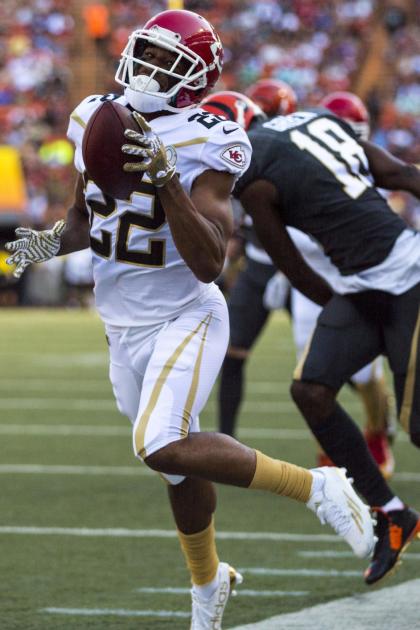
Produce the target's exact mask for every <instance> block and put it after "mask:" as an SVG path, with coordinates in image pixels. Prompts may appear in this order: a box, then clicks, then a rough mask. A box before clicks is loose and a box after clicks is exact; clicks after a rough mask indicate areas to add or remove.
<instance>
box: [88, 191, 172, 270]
mask: <svg viewBox="0 0 420 630" xmlns="http://www.w3.org/2000/svg"><path fill="white" fill-rule="evenodd" d="M89 183H92V184H93V182H90V180H89V181H86V180H85V194H86V192H87V187H88V184H89ZM98 196H99V197H100V198H101V201H99V200H98V199H97V198H96V199H93V198H92V197H91V196H90V195H89V194H86V204H87V206H88V208H89V211H90V212H89V214H90V231H91V234H90V244H91V248H92V250H93V251H94V252H95V254H97V255H98V256H101V257H102V258H106V259H109V258H111V257H112V253H113V252H112V249H113V246H112V232H111V231H110V230H108V229H107V230H105V229H101V230H100V233H101V237H100V238H96V237H94V236H93V235H92V230H93V225H94V221H95V217H97V218H98V219H99V220H100V219H111V217H112V216H113V215H114V214H116V213H117V211H118V210H119V209H120V208H121V206H122V204H124V205H127V204H130V206H131V207H134V208H135V210H130V209H126V210H123V211H122V212H120V213H119V214H118V216H116V217H115V218H116V224H115V228H114V229H116V240H115V261H116V262H121V263H126V264H131V265H138V266H141V267H164V265H165V254H166V241H165V239H158V238H153V237H152V234H153V232H157V231H158V230H159V229H160V228H161V227H162V226H163V225H164V223H165V222H166V217H165V211H164V209H163V206H162V204H161V203H160V200H159V198H158V197H157V195H156V194H155V188H154V186H153V185H152V184H151V183H149V182H145V181H142V182H140V183H139V189H138V191H136V192H135V193H133V195H132V198H131V199H130V200H129V201H121V200H115V199H113V198H112V197H110V196H109V195H106V194H105V193H103V192H102V191H100V190H99V188H97V187H96V186H95V197H98ZM136 228H137V229H138V230H141V231H142V232H146V237H145V238H142V241H145V247H144V248H143V247H142V249H133V248H131V247H129V241H130V236H131V234H132V231H133V230H135V229H136ZM112 231H113V230H112Z"/></svg>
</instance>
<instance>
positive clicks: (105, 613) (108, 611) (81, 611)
mask: <svg viewBox="0 0 420 630" xmlns="http://www.w3.org/2000/svg"><path fill="white" fill-rule="evenodd" d="M39 612H42V613H48V614H50V615H74V616H79V615H80V616H83V617H111V616H112V617H167V618H170V619H171V618H172V617H181V618H183V619H187V618H188V617H191V613H189V612H181V611H179V610H177V611H174V610H126V609H125V608H40V610H39Z"/></svg>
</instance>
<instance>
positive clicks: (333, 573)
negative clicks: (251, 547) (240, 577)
mask: <svg viewBox="0 0 420 630" xmlns="http://www.w3.org/2000/svg"><path fill="white" fill-rule="evenodd" d="M238 571H239V572H240V573H246V574H248V575H289V576H296V577H297V576H299V577H358V578H360V576H361V572H360V571H338V570H336V569H266V568H265V567H245V568H244V567H241V568H238Z"/></svg>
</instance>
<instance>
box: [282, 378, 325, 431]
mask: <svg viewBox="0 0 420 630" xmlns="http://www.w3.org/2000/svg"><path fill="white" fill-rule="evenodd" d="M290 394H291V396H292V398H293V400H294V402H295V403H296V405H297V406H298V407H299V409H300V411H301V412H302V414H303V415H304V416H305V418H306V419H313V420H314V421H315V420H316V421H318V420H323V419H326V418H327V417H328V416H329V415H330V414H331V413H332V409H333V406H334V400H335V396H334V394H333V392H332V391H331V390H330V389H329V388H327V387H325V385H320V384H318V383H307V382H304V381H296V380H295V381H293V382H292V385H291V387H290Z"/></svg>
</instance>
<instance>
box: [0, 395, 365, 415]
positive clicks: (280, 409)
mask: <svg viewBox="0 0 420 630" xmlns="http://www.w3.org/2000/svg"><path fill="white" fill-rule="evenodd" d="M1 406H2V409H41V410H42V409H56V410H63V409H64V410H65V409H71V410H75V411H83V410H91V411H112V412H115V413H117V407H116V404H115V402H114V400H113V399H111V398H110V399H109V400H103V399H102V398H77V399H75V398H51V397H45V398H43V397H41V396H40V397H36V398H2V400H1ZM358 408H359V404H358V402H357V401H354V402H349V403H346V409H358ZM206 410H207V411H209V412H211V413H214V412H216V411H217V403H216V401H210V402H209V403H208V404H207V405H206ZM291 412H296V406H295V404H294V402H293V401H291V400H290V401H289V400H279V401H276V400H272V401H245V402H244V405H243V407H242V408H241V413H273V414H274V413H277V414H281V413H291Z"/></svg>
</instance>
